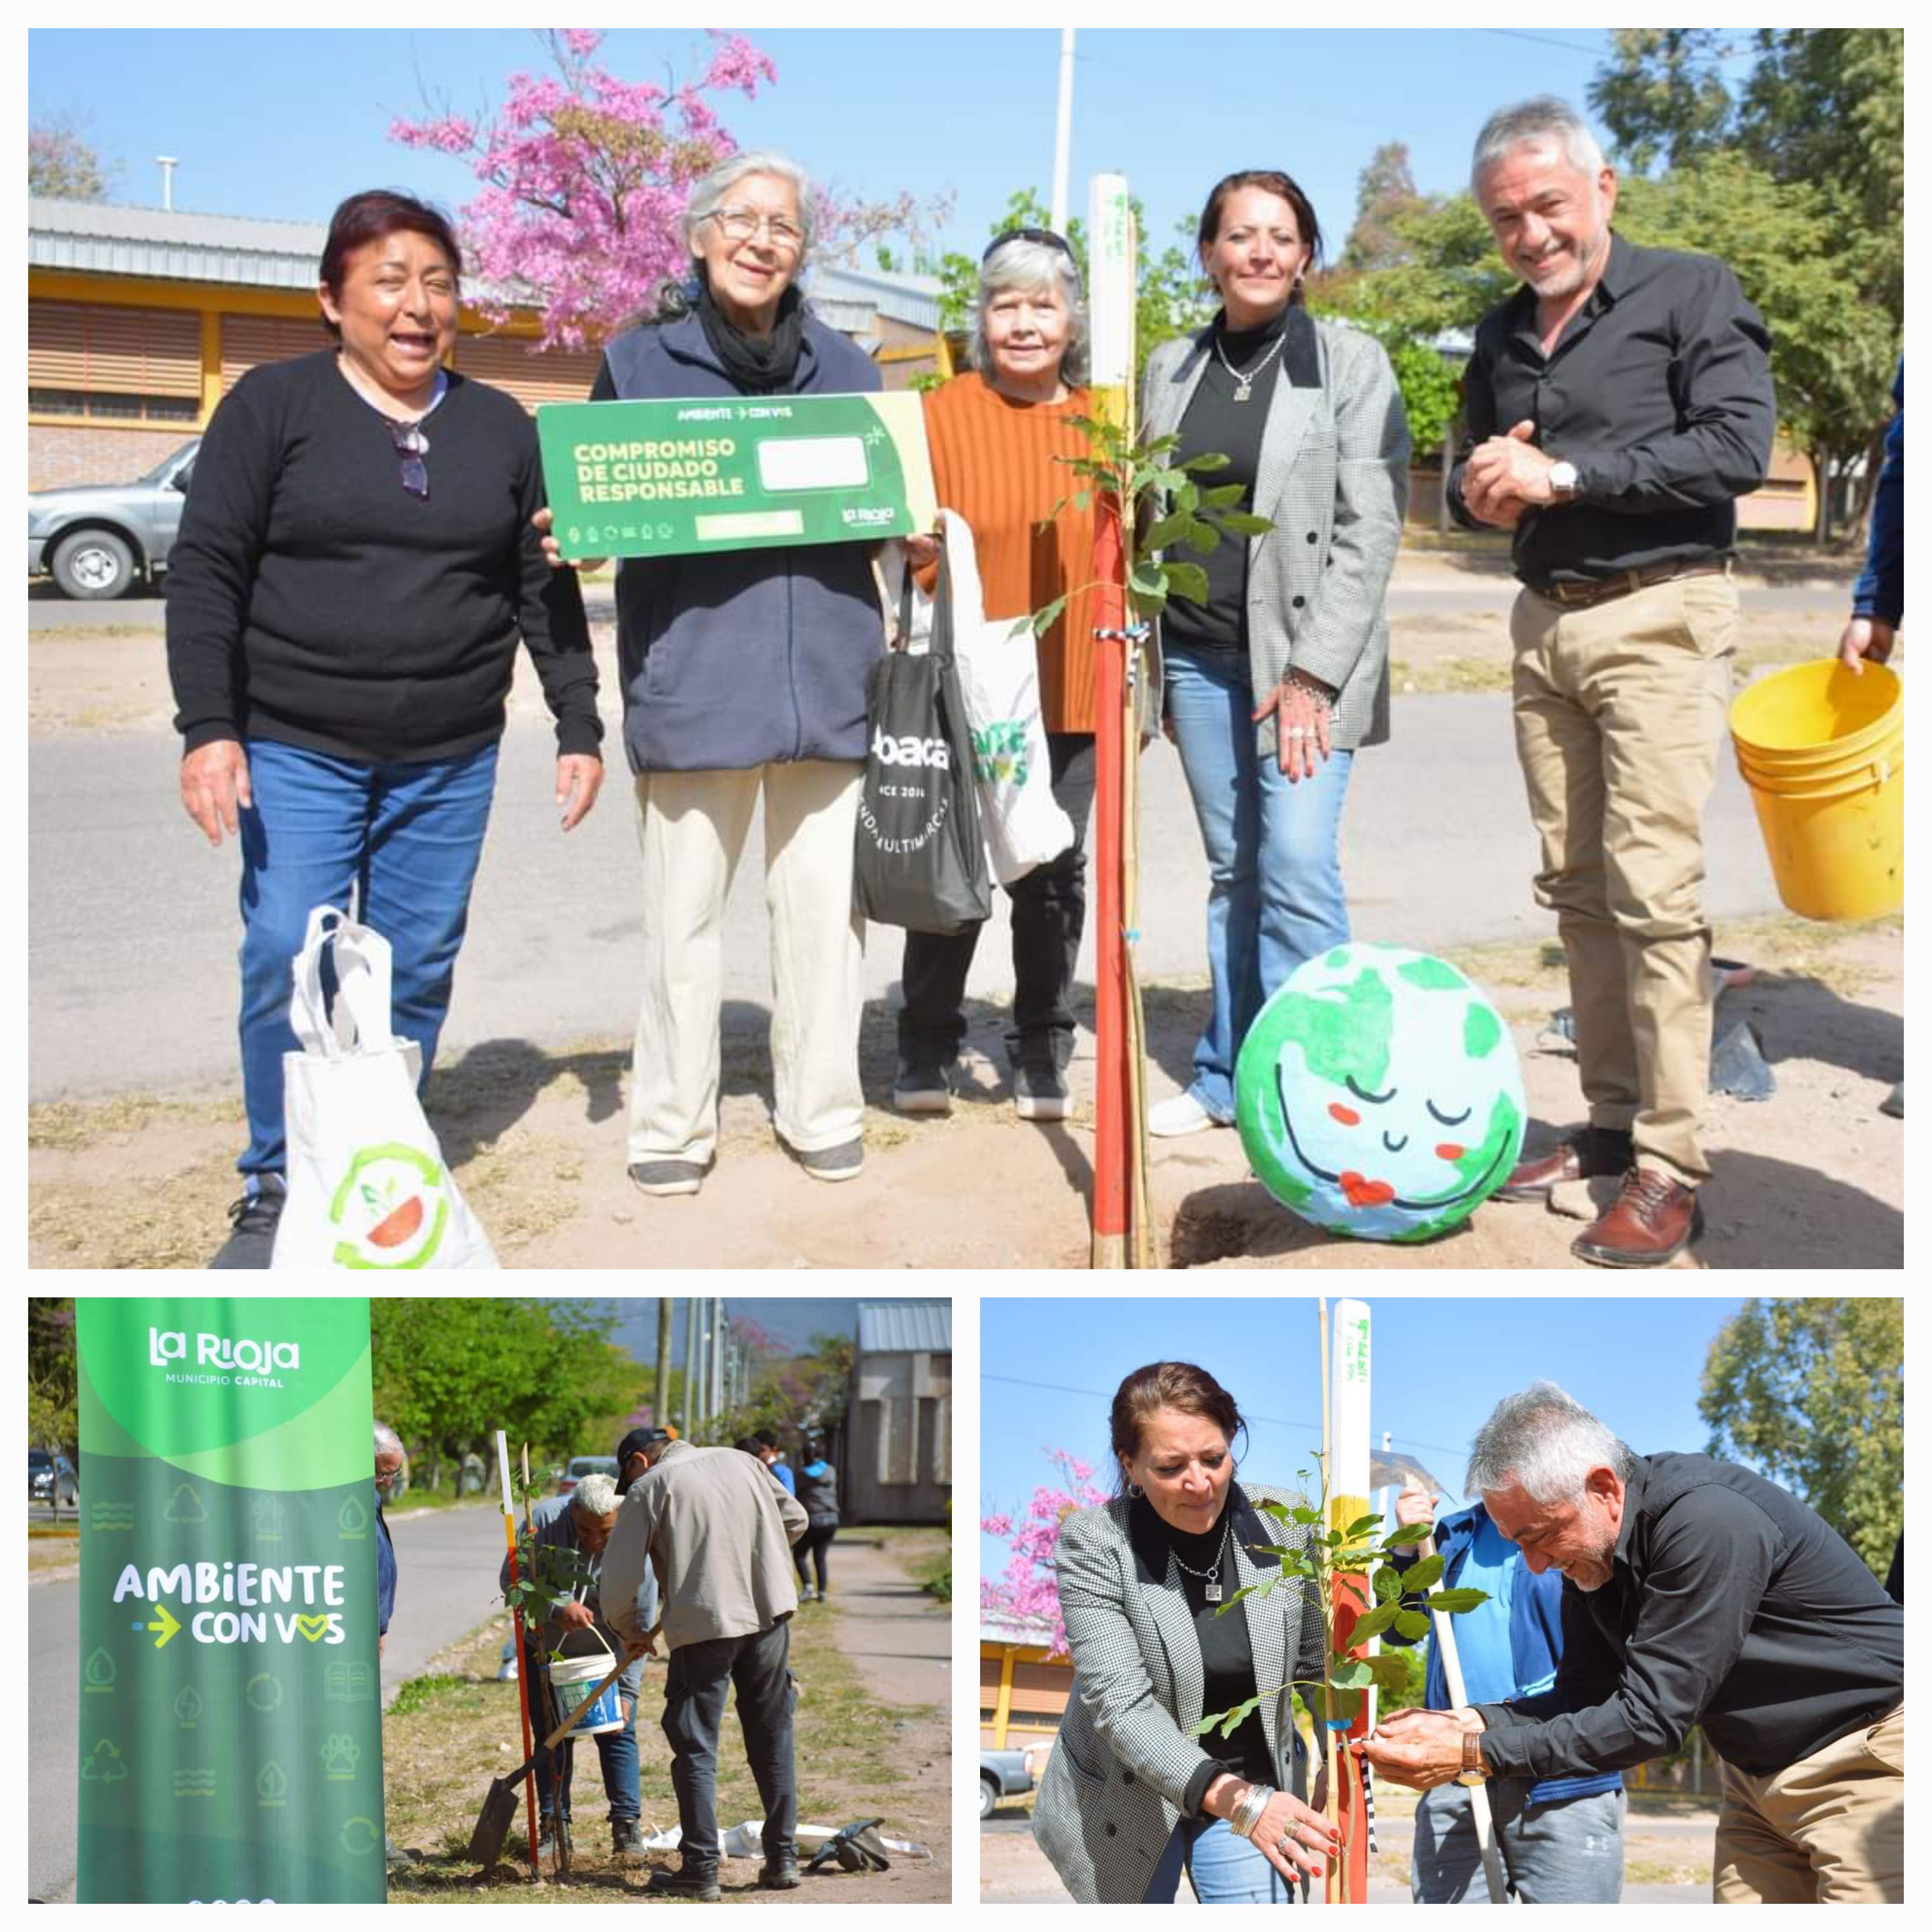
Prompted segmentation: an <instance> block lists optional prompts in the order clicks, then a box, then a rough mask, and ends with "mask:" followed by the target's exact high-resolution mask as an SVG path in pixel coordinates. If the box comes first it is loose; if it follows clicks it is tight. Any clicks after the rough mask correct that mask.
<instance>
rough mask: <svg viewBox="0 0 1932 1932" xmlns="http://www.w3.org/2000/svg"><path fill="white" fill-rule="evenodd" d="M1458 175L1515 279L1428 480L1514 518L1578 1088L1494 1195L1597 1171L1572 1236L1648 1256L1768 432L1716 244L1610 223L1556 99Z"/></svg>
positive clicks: (1691, 1167) (1685, 1032)
mask: <svg viewBox="0 0 1932 1932" xmlns="http://www.w3.org/2000/svg"><path fill="white" fill-rule="evenodd" d="M1472 179H1473V183H1474V187H1475V196H1476V199H1477V202H1478V205H1479V206H1480V207H1481V209H1482V211H1483V212H1484V215H1485V216H1486V217H1487V219H1488V220H1489V223H1490V228H1491V229H1492V231H1493V233H1494V234H1495V236H1496V245H1497V247H1498V248H1499V250H1500V251H1501V252H1502V257H1503V260H1504V261H1505V263H1507V264H1508V266H1510V268H1511V269H1513V270H1514V271H1515V272H1517V274H1519V275H1521V276H1522V277H1523V283H1524V286H1523V287H1521V288H1520V289H1519V290H1517V292H1516V293H1515V294H1514V295H1513V296H1511V297H1510V299H1508V301H1507V302H1504V303H1503V304H1502V305H1501V306H1500V307H1499V308H1496V309H1493V310H1492V311H1490V314H1488V315H1487V316H1486V317H1484V319H1483V321H1482V323H1481V326H1479V327H1478V330H1477V332H1476V342H1475V353H1473V355H1472V356H1471V358H1470V362H1469V370H1468V372H1467V376H1466V383H1465V393H1464V414H1465V418H1466V424H1467V428H1468V437H1467V440H1466V442H1465V443H1464V445H1463V451H1462V454H1461V455H1460V458H1459V460H1457V463H1456V464H1455V466H1454V469H1453V470H1452V472H1451V476H1450V479H1449V499H1450V505H1451V508H1452V510H1453V511H1454V514H1456V516H1457V517H1458V519H1459V520H1460V521H1462V522H1463V523H1466V524H1469V525H1472V526H1475V525H1481V524H1487V525H1490V526H1493V527H1496V528H1499V529H1508V530H1510V531H1511V532H1513V533H1514V545H1513V552H1514V561H1515V565H1516V574H1517V577H1519V578H1520V580H1521V581H1522V583H1523V590H1522V592H1521V593H1520V595H1518V597H1517V601H1516V604H1515V607H1514V610H1513V611H1512V613H1511V620H1510V628H1511V638H1512V640H1513V642H1514V646H1515V661H1514V692H1515V708H1516V726H1517V754H1518V756H1519V757H1520V759H1521V760H1522V763H1523V776H1524V778H1525V781H1526V783H1527V784H1528V787H1529V802H1530V812H1531V816H1532V817H1533V818H1534V819H1535V823H1536V828H1537V831H1538V835H1539V837H1540V838H1541V844H1542V863H1541V868H1540V869H1539V871H1538V874H1537V877H1536V887H1535V889H1536V897H1537V899H1538V903H1539V904H1543V905H1546V906H1549V907H1553V908H1554V910H1555V911H1556V915H1557V929H1558V931H1559V933H1560V934H1561V935H1562V940H1563V945H1564V950H1565V953H1566V955H1567V956H1568V961H1569V968H1570V992H1571V1006H1572V1008H1573V1010H1574V1013H1575V1016H1576V1037H1577V1062H1578V1066H1579V1070H1580V1073H1581V1075H1582V1079H1583V1093H1584V1096H1585V1097H1586V1100H1588V1102H1589V1124H1587V1125H1586V1127H1583V1128H1582V1129H1581V1130H1579V1131H1577V1133H1574V1134H1573V1135H1572V1136H1571V1137H1570V1138H1569V1139H1567V1140H1565V1142H1562V1144H1561V1145H1559V1146H1558V1147H1557V1148H1555V1149H1554V1150H1553V1151H1551V1152H1550V1153H1548V1154H1542V1155H1540V1156H1538V1157H1534V1158H1532V1159H1530V1160H1526V1161H1525V1162H1523V1163H1522V1164H1521V1165H1520V1166H1518V1168H1517V1170H1516V1172H1514V1174H1512V1175H1511V1177H1510V1179H1509V1181H1508V1182H1507V1183H1506V1184H1505V1186H1504V1187H1503V1188H1502V1190H1500V1191H1501V1193H1502V1196H1503V1198H1505V1199H1513V1200H1537V1199H1547V1197H1548V1196H1549V1194H1550V1190H1552V1189H1553V1187H1556V1185H1557V1184H1559V1182H1562V1181H1575V1180H1580V1179H1587V1178H1593V1177H1595V1176H1598V1175H1621V1176H1622V1189H1621V1191H1620V1192H1619V1194H1618V1196H1617V1198H1616V1201H1615V1202H1613V1205H1611V1206H1610V1208H1608V1209H1607V1211H1605V1212H1604V1214H1602V1215H1601V1216H1600V1217H1598V1220H1596V1221H1595V1223H1592V1226H1590V1227H1589V1228H1588V1229H1586V1230H1585V1231H1584V1232H1583V1234H1582V1235H1580V1237H1579V1238H1577V1241H1576V1243H1575V1244H1574V1253H1577V1255H1578V1256H1580V1257H1581V1258H1582V1259H1584V1260H1586V1261H1589V1262H1597V1263H1599V1264H1601V1265H1607V1266H1612V1267H1623V1268H1643V1267H1652V1266H1655V1265H1658V1264H1660V1263H1662V1262H1668V1261H1670V1260H1673V1259H1675V1258H1676V1256H1678V1255H1679V1254H1680V1253H1682V1251H1683V1250H1684V1249H1685V1247H1686V1246H1687V1245H1688V1244H1689V1243H1690V1242H1691V1241H1692V1240H1693V1239H1694V1238H1695V1237H1696V1235H1697V1233H1698V1232H1699V1231H1700V1228H1701V1226H1702V1217H1701V1215H1700V1211H1699V1209H1698V1205H1697V1189H1698V1187H1699V1186H1700V1184H1701V1183H1702V1182H1703V1181H1705V1180H1706V1178H1708V1177H1709V1172H1710V1170H1709V1166H1708V1165H1707V1164H1706V1161H1705V1159H1704V1156H1703V1151H1702V1150H1701V1148H1700V1146H1699V1145H1698V1141H1697V1122H1698V1116H1699V1114H1700V1112H1701V1110H1702V1108H1703V1101H1704V1097H1705V1093H1706V1067H1707V1065H1708V1063H1709V1055H1710V1033H1711V1004H1710V993H1709V958H1710V950H1711V944H1710V929H1709V926H1707V925H1706V923H1705V921H1704V915H1703V878H1704V850H1703V825H1702V821H1703V811H1704V806H1705V804H1706V801H1707V800H1708V799H1709V796H1710V793H1711V788H1712V785H1713V784H1714V783H1715V780H1716V776H1717V756H1718V741H1719V739H1720V737H1721V735H1722V733H1723V730H1724V717H1725V712H1726V710H1727V706H1728V705H1729V703H1730V690H1731V662H1732V657H1733V650H1734V646H1735V638H1736V628H1737V614H1738V611H1737V593H1736V589H1734V587H1733V584H1732V582H1731V577H1730V568H1731V565H1730V559H1731V551H1732V546H1733V541H1734V539H1735V538H1736V529H1737V513H1736V499H1737V498H1738V497H1739V496H1743V495H1745V494H1746V493H1748V492H1749V491H1751V490H1754V489H1756V488H1757V487H1758V485H1759V484H1760V483H1762V482H1763V480H1764V475H1765V472H1766V466H1767V465H1768V463H1769V460H1770V457H1771V449H1772V437H1773V435H1774V434H1775V430H1776V428H1777V408H1776V401H1775V398H1774V396H1773V394H1772V383H1771V368H1770V361H1769V344H1770V338H1769V335H1768V334H1767V332H1766V329H1765V326H1764V323H1763V320H1761V319H1760V317H1759V315H1758V314H1757V311H1756V310H1755V309H1754V308H1752V307H1751V304H1750V303H1749V302H1746V301H1745V299H1744V296H1743V295H1742V293H1741V292H1740V290H1739V287H1738V284H1737V279H1736V277H1735V276H1734V275H1733V274H1732V273H1731V272H1730V269H1728V268H1727V267H1726V266H1724V263H1721V262H1718V261H1716V260H1713V259H1712V258H1711V257H1708V256H1702V255H1686V254H1678V253H1676V251H1672V250H1668V249H1662V248H1636V247H1634V246H1632V245H1631V244H1630V243H1629V242H1625V240H1624V239H1622V237H1621V236H1617V235H1616V234H1614V233H1613V232H1612V229H1611V227H1610V217H1611V215H1612V214H1613V211H1614V210H1615V208H1616V190H1617V183H1616V175H1615V174H1614V172H1613V171H1612V170H1611V169H1610V168H1608V167H1607V166H1605V165H1604V159H1603V156H1602V154H1601V151H1599V150H1598V147H1597V145H1596V142H1595V140H1594V139H1592V136H1591V135H1590V133H1589V129H1588V128H1587V127H1585V126H1584V124H1583V121H1581V119H1580V118H1579V117H1578V116H1577V115H1576V113H1574V111H1573V110H1571V109H1570V108H1569V107H1567V106H1565V104H1564V103H1563V102H1562V101H1556V100H1553V99H1550V98H1547V97H1546V98H1541V99H1538V100H1535V101H1527V102H1525V103H1524V104H1523V105H1522V106H1521V107H1514V108H1508V109H1505V110H1503V111H1502V113H1499V114H1496V115H1493V116H1492V117H1491V118H1490V121H1489V123H1488V124H1487V126H1486V127H1484V130H1483V132H1482V133H1481V136H1479V137H1478V140H1477V143H1476V151H1475V166H1474V169H1473V173H1472Z"/></svg>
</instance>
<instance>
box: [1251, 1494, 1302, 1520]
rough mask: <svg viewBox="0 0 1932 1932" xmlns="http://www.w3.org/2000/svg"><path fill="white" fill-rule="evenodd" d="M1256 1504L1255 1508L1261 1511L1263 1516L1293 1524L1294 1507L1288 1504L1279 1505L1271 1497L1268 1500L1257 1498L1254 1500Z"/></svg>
mask: <svg viewBox="0 0 1932 1932" xmlns="http://www.w3.org/2000/svg"><path fill="white" fill-rule="evenodd" d="M1254 1504H1255V1508H1256V1509H1258V1510H1259V1511H1261V1513H1262V1515H1264V1516H1271V1517H1274V1519H1275V1520H1276V1521H1277V1523H1292V1522H1293V1521H1294V1520H1295V1511H1294V1509H1293V1508H1292V1505H1289V1504H1287V1503H1278V1502H1276V1501H1275V1500H1274V1498H1273V1497H1268V1498H1267V1499H1262V1497H1259V1496H1257V1497H1256V1498H1255V1499H1254Z"/></svg>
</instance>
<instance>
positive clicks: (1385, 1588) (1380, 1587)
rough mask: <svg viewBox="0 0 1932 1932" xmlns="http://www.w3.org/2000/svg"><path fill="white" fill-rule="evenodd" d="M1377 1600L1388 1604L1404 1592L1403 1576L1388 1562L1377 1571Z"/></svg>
mask: <svg viewBox="0 0 1932 1932" xmlns="http://www.w3.org/2000/svg"><path fill="white" fill-rule="evenodd" d="M1375 1587H1376V1601H1377V1602H1379V1603H1383V1604H1386V1603H1388V1602H1391V1601H1392V1600H1393V1599H1394V1598H1397V1597H1399V1596H1400V1595H1402V1578H1401V1577H1400V1574H1398V1573H1397V1571H1396V1570H1395V1569H1394V1567H1393V1566H1392V1565H1389V1564H1387V1563H1385V1564H1382V1565H1380V1566H1379V1568H1377V1570H1376V1577H1375Z"/></svg>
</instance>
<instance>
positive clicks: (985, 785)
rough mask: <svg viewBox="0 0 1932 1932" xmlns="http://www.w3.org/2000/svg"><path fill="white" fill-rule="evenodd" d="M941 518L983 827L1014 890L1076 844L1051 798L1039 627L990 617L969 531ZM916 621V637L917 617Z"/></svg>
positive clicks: (947, 515)
mask: <svg viewBox="0 0 1932 1932" xmlns="http://www.w3.org/2000/svg"><path fill="white" fill-rule="evenodd" d="M939 514H940V516H941V518H942V519H943V520H944V526H945V536H944V543H945V546H946V556H947V562H948V564H949V565H950V576H951V580H952V592H953V598H952V601H953V657H954V658H955V660H956V662H957V663H958V665H959V691H960V694H961V696H962V697H964V698H965V700H966V721H967V723H968V724H969V725H971V727H972V731H973V771H974V777H975V778H977V780H978V781H979V791H980V830H981V831H982V832H984V833H985V834H986V853H987V856H988V857H989V859H991V860H992V866H993V877H995V879H997V880H998V881H999V883H1001V885H1003V886H1010V885H1011V884H1012V883H1013V881H1014V880H1016V879H1018V878H1022V877H1025V874H1027V873H1028V872H1031V871H1032V870H1033V869H1034V867H1035V866H1037V865H1046V863H1047V862H1049V860H1051V859H1057V858H1058V857H1059V856H1060V855H1061V853H1063V852H1064V851H1065V850H1067V847H1069V846H1070V845H1071V844H1073V820H1071V819H1070V818H1069V817H1067V814H1066V813H1065V811H1063V810H1062V809H1061V805H1060V802H1059V801H1058V799H1055V796H1054V795H1053V772H1052V766H1051V764H1050V763H1049V759H1048V756H1047V748H1046V721H1045V719H1044V718H1043V716H1042V715H1041V712H1040V658H1039V654H1038V652H1037V648H1036V646H1035V645H1034V636H1033V632H1032V631H1031V628H1028V627H1027V626H1025V625H1020V624H1019V623H1018V622H1017V620H1016V619H1013V618H1008V617H1001V618H992V619H989V617H988V616H986V612H985V610H984V608H983V600H982V598H981V595H980V562H979V557H978V554H977V552H976V551H975V550H974V545H973V532H972V529H971V526H969V525H968V523H967V522H966V520H965V518H964V517H961V516H959V515H957V514H956V513H955V512H954V511H951V510H942V511H940V513H939ZM915 594H916V593H915ZM921 601H923V600H921ZM918 629H919V618H918V615H917V614H916V613H915V615H914V617H913V634H914V635H915V636H916V635H917V633H918Z"/></svg>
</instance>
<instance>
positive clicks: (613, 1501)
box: [570, 1469, 617, 1516]
mask: <svg viewBox="0 0 1932 1932" xmlns="http://www.w3.org/2000/svg"><path fill="white" fill-rule="evenodd" d="M570 1506H571V1508H572V1509H574V1510H575V1511H577V1512H578V1513H579V1514H580V1515H583V1516H608V1515H609V1514H610V1512H611V1511H613V1509H615V1508H616V1507H617V1479H616V1477H615V1476H607V1475H604V1472H602V1471H601V1469H600V1470H598V1471H597V1472H595V1474H593V1475H588V1476H580V1477H578V1478H577V1487H575V1488H574V1490H571V1493H570Z"/></svg>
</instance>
